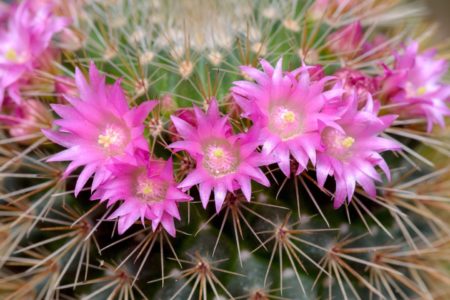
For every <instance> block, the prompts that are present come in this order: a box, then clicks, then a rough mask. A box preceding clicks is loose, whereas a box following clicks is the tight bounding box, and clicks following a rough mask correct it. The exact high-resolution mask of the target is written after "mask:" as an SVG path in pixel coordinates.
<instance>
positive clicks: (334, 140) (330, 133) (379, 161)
mask: <svg viewBox="0 0 450 300" xmlns="http://www.w3.org/2000/svg"><path fill="white" fill-rule="evenodd" d="M366 95H367V96H368V99H366V100H365V101H363V102H365V106H364V107H363V108H362V109H358V105H360V103H361V102H362V101H361V100H360V99H358V97H357V93H356V92H355V93H353V94H350V95H349V96H347V97H345V98H342V100H341V103H333V104H334V105H333V106H332V107H331V108H330V109H334V110H335V111H336V114H337V115H339V116H340V118H339V120H337V121H336V123H337V124H338V126H339V127H330V126H324V128H322V130H321V143H322V146H323V150H322V151H321V152H319V153H318V154H317V166H316V174H317V181H318V183H319V185H320V186H323V185H324V183H325V180H326V178H327V176H328V175H331V176H334V179H335V181H336V192H335V197H334V206H335V208H338V207H339V206H341V205H342V204H343V203H344V201H345V199H348V201H350V200H351V199H352V197H353V194H354V191H355V185H356V183H358V184H359V185H361V187H362V188H363V189H364V190H365V191H366V192H367V194H368V195H370V196H372V197H375V196H376V190H375V184H374V181H381V177H380V175H379V174H378V173H377V171H376V169H375V167H376V166H379V167H380V168H381V169H382V170H383V171H384V173H385V174H386V176H387V177H388V179H390V172H389V167H388V165H387V164H386V162H385V161H384V159H383V158H382V157H381V155H380V153H381V152H384V151H388V150H399V149H400V147H399V145H398V144H397V143H395V142H393V141H391V140H389V139H385V138H381V137H379V136H378V135H379V134H380V133H381V132H383V130H385V129H386V128H387V127H389V126H390V125H391V124H392V122H393V121H394V119H395V118H396V116H394V115H385V116H381V117H379V116H377V109H376V108H374V102H373V100H372V98H371V96H370V94H366Z"/></svg>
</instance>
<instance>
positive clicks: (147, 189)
mask: <svg viewBox="0 0 450 300" xmlns="http://www.w3.org/2000/svg"><path fill="white" fill-rule="evenodd" d="M141 193H142V194H144V195H150V194H152V193H153V186H152V185H151V184H149V183H146V184H145V185H144V186H143V187H142V190H141Z"/></svg>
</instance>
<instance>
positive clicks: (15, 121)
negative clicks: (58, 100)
mask: <svg viewBox="0 0 450 300" xmlns="http://www.w3.org/2000/svg"><path fill="white" fill-rule="evenodd" d="M4 111H5V114H0V122H1V123H3V124H5V125H6V126H8V131H9V134H10V135H11V136H12V137H17V138H20V139H19V142H28V141H30V139H31V140H32V139H33V136H34V137H35V138H36V137H40V136H39V134H40V133H41V129H43V128H50V127H51V123H52V121H53V116H52V113H51V112H50V110H49V108H48V107H47V106H46V105H45V104H43V103H42V102H40V101H38V100H34V99H26V100H21V101H20V103H16V102H15V101H11V100H10V99H9V98H6V101H5V105H4Z"/></svg>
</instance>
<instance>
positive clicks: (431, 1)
mask: <svg viewBox="0 0 450 300" xmlns="http://www.w3.org/2000/svg"><path fill="white" fill-rule="evenodd" d="M426 2H427V4H428V6H429V7H430V11H431V17H433V18H434V19H437V20H438V21H439V22H440V24H441V26H440V34H441V35H442V36H445V37H448V35H449V34H450V18H449V12H450V1H449V0H426Z"/></svg>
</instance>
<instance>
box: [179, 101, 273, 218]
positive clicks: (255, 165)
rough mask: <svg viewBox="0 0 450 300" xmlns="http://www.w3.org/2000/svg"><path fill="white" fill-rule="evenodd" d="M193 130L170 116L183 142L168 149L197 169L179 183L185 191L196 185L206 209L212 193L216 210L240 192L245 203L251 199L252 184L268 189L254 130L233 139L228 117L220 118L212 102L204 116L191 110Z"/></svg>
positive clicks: (264, 161)
mask: <svg viewBox="0 0 450 300" xmlns="http://www.w3.org/2000/svg"><path fill="white" fill-rule="evenodd" d="M194 112H195V117H196V126H192V125H190V124H189V123H187V122H186V121H184V120H182V119H180V118H178V117H175V116H172V122H173V123H174V125H175V127H176V129H177V131H178V132H179V134H180V135H181V137H182V138H183V140H182V141H177V142H174V143H172V144H171V145H170V148H173V149H175V150H177V151H178V150H184V151H186V152H188V153H189V154H190V155H191V156H192V158H193V159H194V160H195V161H196V168H195V170H193V171H192V172H191V173H190V174H188V176H187V177H186V178H185V179H184V180H183V181H182V182H181V183H180V185H179V187H180V188H183V189H188V188H190V187H192V186H194V185H197V184H198V185H199V192H200V198H201V201H202V203H203V207H206V205H207V204H208V200H209V197H210V194H211V191H214V201H215V204H216V210H217V211H219V210H220V209H221V207H222V204H223V201H224V199H225V196H226V194H227V191H228V192H234V191H235V190H237V189H241V190H242V192H243V194H244V196H245V197H246V199H247V200H248V201H250V197H251V189H252V188H251V180H252V179H253V180H255V181H257V182H259V183H260V184H262V185H265V186H269V185H270V183H269V181H268V180H267V178H266V176H265V175H264V173H263V172H262V171H261V170H260V169H259V167H260V166H262V165H265V164H267V158H265V157H263V156H262V155H261V154H259V153H258V152H256V148H257V147H258V145H259V142H258V134H257V129H256V128H253V129H251V130H250V131H249V132H248V133H245V134H239V135H235V134H233V133H232V131H231V126H230V124H229V122H228V118H227V117H221V116H220V113H219V109H218V107H217V102H216V101H215V100H213V101H211V103H210V105H209V108H208V111H207V112H206V114H205V113H203V112H202V111H201V110H200V109H199V108H198V107H195V108H194Z"/></svg>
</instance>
